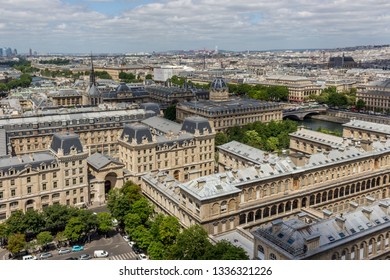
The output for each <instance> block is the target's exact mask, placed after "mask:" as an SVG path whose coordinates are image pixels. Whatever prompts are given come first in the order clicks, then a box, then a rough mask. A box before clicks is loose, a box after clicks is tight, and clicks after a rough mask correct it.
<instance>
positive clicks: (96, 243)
mask: <svg viewBox="0 0 390 280" xmlns="http://www.w3.org/2000/svg"><path fill="white" fill-rule="evenodd" d="M80 245H83V244H80ZM83 246H84V250H83V251H79V252H70V253H67V254H63V255H59V254H58V251H57V250H52V251H48V252H50V253H52V254H53V257H51V258H48V259H47V260H66V259H68V258H78V257H79V256H80V255H82V254H89V255H91V256H92V257H93V252H94V251H95V250H105V251H107V252H108V254H109V255H108V258H105V259H109V260H136V259H137V254H136V253H134V251H133V250H132V248H131V247H130V246H129V245H128V244H127V242H126V241H124V240H123V238H122V236H121V235H120V234H119V233H116V234H115V235H114V236H111V237H109V238H104V237H100V238H99V239H97V240H92V241H91V242H90V243H86V244H85V245H83ZM67 248H69V249H72V248H71V247H67ZM0 259H2V260H8V251H6V250H4V249H1V251H0ZM91 260H94V258H92V259H91Z"/></svg>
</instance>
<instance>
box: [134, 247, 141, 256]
mask: <svg viewBox="0 0 390 280" xmlns="http://www.w3.org/2000/svg"><path fill="white" fill-rule="evenodd" d="M133 251H134V253H136V254H140V253H142V251H141V249H140V248H138V247H137V246H136V245H134V246H133Z"/></svg>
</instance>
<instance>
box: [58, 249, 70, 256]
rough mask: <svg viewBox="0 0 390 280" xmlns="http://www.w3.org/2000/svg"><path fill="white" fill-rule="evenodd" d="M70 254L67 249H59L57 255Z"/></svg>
mask: <svg viewBox="0 0 390 280" xmlns="http://www.w3.org/2000/svg"><path fill="white" fill-rule="evenodd" d="M70 252H71V251H70V249H68V248H62V249H59V250H58V255H63V254H68V253H70Z"/></svg>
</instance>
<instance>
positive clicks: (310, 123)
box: [297, 118, 343, 132]
mask: <svg viewBox="0 0 390 280" xmlns="http://www.w3.org/2000/svg"><path fill="white" fill-rule="evenodd" d="M297 122H298V124H299V125H303V126H305V127H307V128H309V129H311V130H317V129H318V128H320V127H321V128H325V129H328V130H331V131H337V132H343V127H342V124H341V123H334V122H328V121H323V120H316V119H309V118H307V119H304V120H303V121H297Z"/></svg>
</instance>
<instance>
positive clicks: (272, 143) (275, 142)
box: [265, 137, 279, 151]
mask: <svg viewBox="0 0 390 280" xmlns="http://www.w3.org/2000/svg"><path fill="white" fill-rule="evenodd" d="M278 147H279V139H278V138H277V137H269V138H268V140H267V142H266V145H265V148H266V150H267V151H276V150H278Z"/></svg>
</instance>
